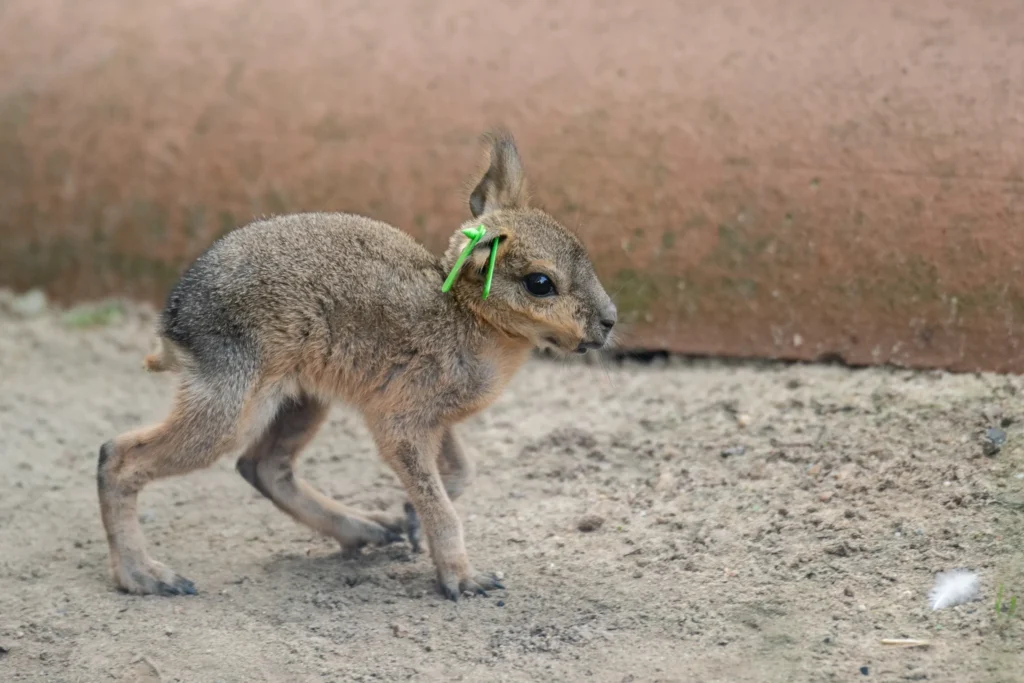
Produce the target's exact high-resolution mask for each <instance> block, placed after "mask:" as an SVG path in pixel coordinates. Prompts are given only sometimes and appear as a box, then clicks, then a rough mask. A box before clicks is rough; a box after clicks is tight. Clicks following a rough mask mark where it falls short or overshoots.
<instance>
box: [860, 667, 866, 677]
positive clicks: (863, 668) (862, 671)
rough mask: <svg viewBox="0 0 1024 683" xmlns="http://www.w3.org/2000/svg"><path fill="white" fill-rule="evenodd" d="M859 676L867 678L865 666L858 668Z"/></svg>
mask: <svg viewBox="0 0 1024 683" xmlns="http://www.w3.org/2000/svg"><path fill="white" fill-rule="evenodd" d="M860 675H861V676H867V675H868V668H867V667H866V666H862V667H861V668H860Z"/></svg>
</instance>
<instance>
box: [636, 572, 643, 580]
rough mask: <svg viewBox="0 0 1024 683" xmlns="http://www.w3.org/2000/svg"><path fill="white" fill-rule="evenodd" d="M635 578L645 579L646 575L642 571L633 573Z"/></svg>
mask: <svg viewBox="0 0 1024 683" xmlns="http://www.w3.org/2000/svg"><path fill="white" fill-rule="evenodd" d="M633 578H634V579H642V578H644V573H643V572H642V571H635V572H633Z"/></svg>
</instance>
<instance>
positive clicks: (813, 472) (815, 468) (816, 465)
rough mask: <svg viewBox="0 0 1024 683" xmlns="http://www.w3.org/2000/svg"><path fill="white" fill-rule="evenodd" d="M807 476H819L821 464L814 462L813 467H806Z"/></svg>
mask: <svg viewBox="0 0 1024 683" xmlns="http://www.w3.org/2000/svg"><path fill="white" fill-rule="evenodd" d="M807 474H809V475H811V476H812V477H816V476H818V475H819V474H821V463H820V462H816V463H814V464H813V465H811V466H810V467H808V468H807Z"/></svg>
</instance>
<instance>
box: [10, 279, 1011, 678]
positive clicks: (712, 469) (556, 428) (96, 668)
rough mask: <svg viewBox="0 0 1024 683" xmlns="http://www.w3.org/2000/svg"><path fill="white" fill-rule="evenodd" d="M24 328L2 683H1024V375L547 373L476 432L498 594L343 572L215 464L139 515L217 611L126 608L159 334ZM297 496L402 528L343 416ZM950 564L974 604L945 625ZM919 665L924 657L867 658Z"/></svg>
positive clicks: (155, 494)
mask: <svg viewBox="0 0 1024 683" xmlns="http://www.w3.org/2000/svg"><path fill="white" fill-rule="evenodd" d="M11 310H12V309H11V298H10V295H9V294H8V295H3V296H2V297H0V434H2V436H3V438H2V439H0V474H2V478H0V648H2V650H0V680H3V681H111V680H120V681H157V680H163V681H224V682H228V681H238V682H242V681H245V682H250V681H397V680H424V681H439V680H462V681H552V680H559V681H563V680H564V681H575V680H593V681H615V682H617V683H618V682H624V681H705V682H710V681H732V682H741V681H859V680H863V681H916V680H926V681H962V682H969V681H1022V680H1024V654H1022V653H1021V651H1022V649H1024V619H1022V618H1021V614H1022V613H1024V605H1022V606H1021V608H1020V609H1018V611H1017V613H1016V614H1015V615H1009V614H1006V613H997V611H996V609H995V607H994V605H995V600H996V593H997V590H998V587H999V586H1000V585H1004V586H1005V589H1004V592H1005V594H1006V595H1007V596H1009V595H1010V594H1016V595H1020V596H1021V600H1022V601H1024V552H1022V549H1024V509H1022V508H1021V506H1020V503H1021V501H1024V422H1022V420H1024V412H1022V411H1024V394H1022V391H1021V390H1022V389H1024V381H1022V380H1021V379H1019V378H1015V377H1000V376H967V375H959V376H958V375H948V374H944V373H917V372H909V371H902V370H887V369H879V370H859V371H851V370H848V369H844V368H839V367H823V366H787V365H781V364H751V363H722V362H710V361H682V360H680V361H676V360H673V361H671V362H669V363H663V364H660V365H640V364H628V363H627V364H625V365H622V364H615V363H611V364H607V365H601V366H597V365H583V364H578V363H577V364H561V363H555V362H551V361H543V360H538V361H535V362H532V363H531V364H530V365H529V366H528V367H526V368H525V369H524V370H523V371H522V373H521V374H520V375H519V376H518V378H517V379H516V380H515V381H514V383H513V384H512V386H511V387H510V389H509V390H508V392H507V394H506V395H505V396H504V398H503V399H502V400H501V401H500V402H499V403H497V404H496V405H495V406H493V407H492V408H491V409H490V410H488V411H487V412H486V413H485V414H482V415H480V416H479V417H477V418H476V419H473V420H472V421H470V422H469V423H467V424H465V425H464V429H463V430H462V434H463V435H464V437H465V439H466V441H467V443H468V444H470V445H471V446H473V447H474V448H475V450H476V455H477V462H478V467H479V477H478V479H477V481H476V483H475V484H474V486H473V487H472V488H471V489H470V491H469V492H468V493H467V494H466V496H464V497H463V498H462V499H461V500H460V501H459V502H458V504H457V507H458V508H459V510H460V513H461V515H462V517H463V520H464V523H465V527H466V534H467V539H468V545H469V550H470V556H471V557H472V558H473V560H474V562H475V563H476V564H477V566H478V567H479V568H480V569H487V570H500V571H502V572H504V574H505V580H506V584H507V587H508V588H507V590H505V591H497V592H494V593H492V594H491V596H490V597H488V598H475V599H468V600H463V601H461V602H459V603H458V604H452V603H449V602H445V601H444V600H442V599H441V598H440V597H439V596H438V595H437V594H436V592H435V591H434V586H433V572H432V569H431V565H430V563H429V560H428V559H427V557H426V556H424V555H411V554H410V553H409V551H408V548H407V547H406V546H404V545H395V546H391V547H389V548H385V549H374V550H368V551H366V552H365V553H364V554H363V556H362V557H360V558H356V559H352V560H345V559H342V558H341V557H340V556H339V553H338V551H337V548H336V547H335V545H334V544H333V543H331V542H329V541H328V540H325V539H323V538H319V537H317V536H316V535H314V534H313V533H311V532H309V531H308V530H306V529H304V528H303V527H301V526H298V525H297V524H295V523H294V522H292V521H291V520H290V519H289V518H287V517H285V516H284V515H283V514H282V513H280V512H278V511H277V510H276V509H275V508H274V507H273V506H272V505H271V504H270V503H269V502H268V501H267V500H265V499H263V498H262V497H260V496H259V495H258V494H257V493H256V492H255V491H254V490H253V489H252V488H251V487H250V486H249V485H248V484H246V483H245V482H244V481H243V480H242V479H241V478H240V477H239V476H238V475H237V474H236V473H235V471H234V468H233V464H234V463H233V462H232V461H230V460H225V461H222V462H220V463H219V464H218V465H217V466H215V467H214V468H212V469H211V470H207V471H203V472H197V473H194V474H191V475H189V476H186V477H182V478H179V479H174V480H167V481H162V482H159V483H158V484H155V485H153V486H151V487H150V488H148V489H147V490H146V491H145V492H144V494H143V496H142V507H141V509H142V514H141V518H142V520H143V522H144V524H143V528H144V529H145V531H146V532H147V534H148V537H149V539H150V544H151V546H152V551H153V554H154V555H155V556H156V557H157V558H158V559H160V560H162V561H164V562H165V563H167V564H169V565H170V566H172V567H173V568H175V569H176V570H178V571H179V572H181V573H182V574H184V575H186V576H188V577H189V578H191V579H193V580H194V581H195V582H196V583H197V585H198V587H199V590H200V594H199V595H198V596H195V597H181V598H157V597H147V598H139V597H131V596H127V595H122V594H120V593H118V592H116V591H115V590H114V589H113V586H112V583H111V581H110V579H109V577H108V574H107V569H108V564H107V547H106V542H105V539H104V537H103V532H102V528H101V525H100V521H99V515H98V509H97V501H96V491H95V479H94V472H95V465H96V452H97V448H98V446H99V445H100V444H101V443H102V442H103V441H105V440H106V439H108V438H110V437H111V436H113V435H115V434H117V433H118V432H120V431H123V430H127V429H130V428H133V427H135V426H138V425H140V424H143V423H147V422H151V421H156V420H159V419H161V417H162V413H163V411H164V410H165V409H166V407H167V405H168V399H169V397H170V394H171V387H172V382H173V378H172V377H170V376H167V375H147V374H146V373H144V372H143V371H142V370H141V367H140V362H141V358H142V355H143V354H144V352H145V351H146V350H147V349H148V347H149V343H150V336H149V326H150V324H151V322H150V320H149V314H148V313H147V312H146V311H145V310H142V311H140V310H135V309H132V310H129V311H127V313H126V315H125V316H124V317H123V319H121V320H119V321H114V322H108V324H105V325H102V326H100V327H95V328H84V327H82V322H83V318H82V317H81V316H79V317H78V318H76V319H75V320H74V321H73V322H74V323H75V324H74V325H71V324H69V322H68V319H67V318H66V317H62V316H61V315H60V314H58V313H53V312H45V313H42V314H39V315H35V316H30V317H27V318H26V317H25V316H24V315H20V314H15V313H12V312H11ZM5 311H6V312H5ZM99 317H103V316H99ZM989 428H995V429H999V430H1003V432H989V434H988V436H987V437H986V430H987V429H989ZM1001 433H1004V434H1005V437H1006V439H1005V444H1003V446H1002V448H1001V450H1000V451H999V452H998V453H995V454H994V455H987V454H986V453H985V441H986V439H989V440H992V439H995V441H999V440H1000V438H999V436H1000V434H1001ZM991 450H993V449H989V452H991ZM302 470H303V473H304V474H305V476H307V477H308V478H309V479H310V480H311V481H313V482H314V483H315V484H316V485H318V486H319V487H321V488H322V489H323V490H325V491H326V492H328V493H329V494H331V495H333V496H334V497H335V498H337V499H339V500H343V501H345V502H346V503H350V504H353V505H362V506H366V507H394V506H397V505H398V504H399V503H400V500H401V492H400V491H399V489H398V488H397V484H396V481H395V479H394V477H393V476H392V475H391V474H390V472H388V471H387V470H386V469H385V468H384V466H383V465H382V464H380V463H379V461H378V460H377V459H376V456H375V455H374V453H373V450H372V447H371V444H370V441H369V439H368V436H367V433H366V431H365V430H364V428H363V426H362V424H361V423H360V421H359V419H358V418H357V416H355V415H354V414H352V413H351V412H348V411H347V410H346V409H344V408H343V407H339V408H337V409H336V410H335V411H334V412H333V413H332V418H331V420H330V422H329V424H328V425H327V427H326V428H325V429H324V430H323V431H322V432H321V433H320V434H319V436H318V437H317V438H316V440H315V441H314V442H313V444H312V445H311V447H310V448H309V450H308V451H307V454H306V456H305V458H304V460H303V464H302ZM590 516H599V517H600V518H601V519H602V520H603V523H602V524H600V526H599V528H597V529H594V530H591V531H586V532H585V531H581V530H580V526H581V521H583V520H586V519H587V518H588V517H590ZM582 526H584V527H587V524H586V523H584V524H582ZM591 526H596V523H594V522H591ZM956 567H967V568H971V569H974V570H977V571H978V572H979V573H980V576H981V587H982V590H981V599H980V600H979V601H976V602H972V603H969V604H965V605H961V606H959V607H955V608H951V609H946V610H941V611H937V612H933V611H931V610H930V609H929V605H928V598H927V594H928V591H929V589H930V588H931V586H932V583H933V580H934V576H935V573H936V572H937V571H942V570H947V569H951V568H956ZM900 637H909V638H924V639H928V640H929V641H930V642H931V647H928V648H921V649H897V648H891V647H887V646H883V645H882V644H880V642H879V641H880V639H882V638H900Z"/></svg>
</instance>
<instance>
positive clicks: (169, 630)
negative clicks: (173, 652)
mask: <svg viewBox="0 0 1024 683" xmlns="http://www.w3.org/2000/svg"><path fill="white" fill-rule="evenodd" d="M164 635H165V636H173V635H174V629H173V628H171V627H170V626H168V627H167V628H165V629H164Z"/></svg>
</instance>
